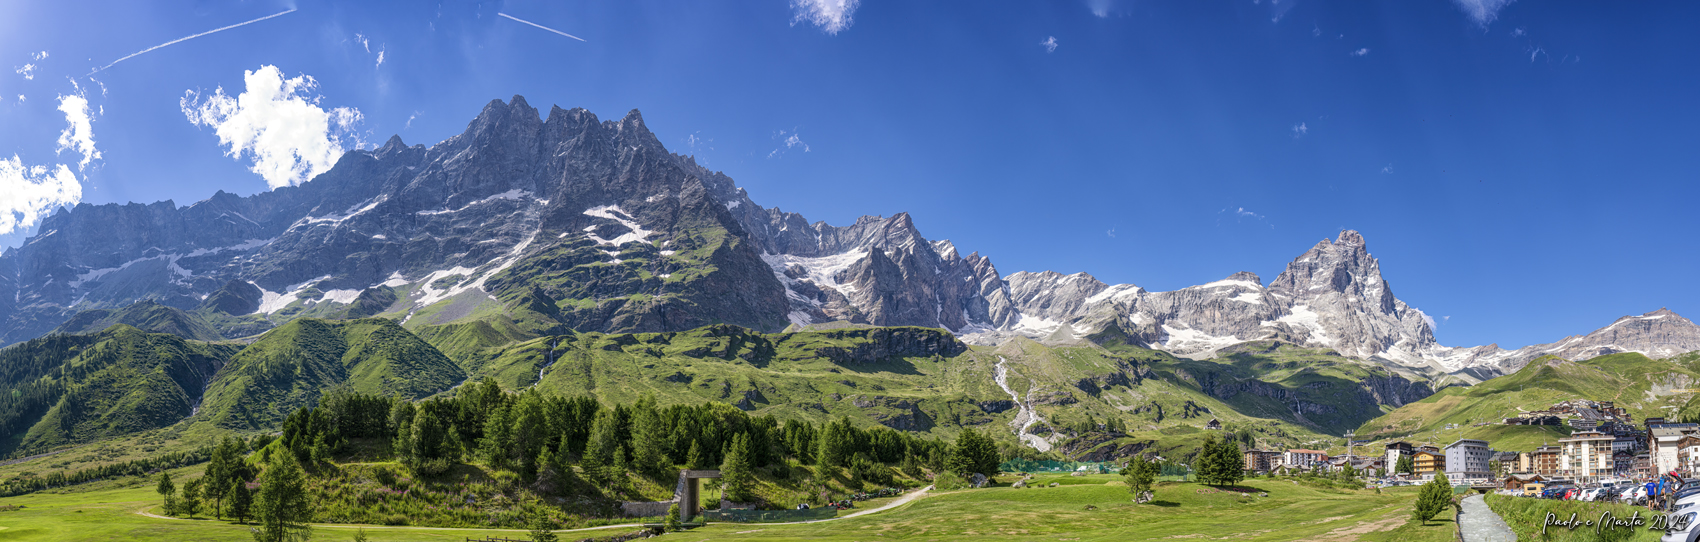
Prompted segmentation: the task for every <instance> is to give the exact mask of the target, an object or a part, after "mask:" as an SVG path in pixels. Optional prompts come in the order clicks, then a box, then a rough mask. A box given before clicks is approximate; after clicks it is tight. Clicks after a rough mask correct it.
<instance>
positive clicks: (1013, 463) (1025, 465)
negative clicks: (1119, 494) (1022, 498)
mask: <svg viewBox="0 0 1700 542" xmlns="http://www.w3.org/2000/svg"><path fill="white" fill-rule="evenodd" d="M998 470H1000V471H1003V472H1076V471H1081V472H1086V473H1089V474H1112V473H1116V472H1121V470H1122V466H1121V465H1120V464H1116V463H1109V462H1100V463H1092V462H1082V461H1050V460H1046V461H1034V460H1031V459H1011V460H1009V461H1005V462H1003V463H999V464H998Z"/></svg>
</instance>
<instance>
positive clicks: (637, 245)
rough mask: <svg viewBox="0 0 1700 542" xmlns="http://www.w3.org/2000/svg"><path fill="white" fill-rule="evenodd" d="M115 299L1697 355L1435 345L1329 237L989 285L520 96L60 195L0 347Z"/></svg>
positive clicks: (445, 317) (444, 317)
mask: <svg viewBox="0 0 1700 542" xmlns="http://www.w3.org/2000/svg"><path fill="white" fill-rule="evenodd" d="M139 300H154V301H157V302H158V303H160V304H162V305H165V306H169V307H174V308H176V309H181V310H185V311H199V313H201V314H206V315H211V316H212V317H214V319H216V320H218V325H219V326H221V327H220V331H221V332H223V333H225V334H227V335H229V334H232V333H238V332H240V334H251V333H257V332H259V331H263V330H264V329H267V328H269V327H272V326H275V325H280V324H282V323H286V322H288V321H291V320H293V319H296V318H300V317H303V316H321V317H347V316H352V315H359V316H369V315H383V316H388V317H393V318H396V319H399V320H402V321H404V322H408V323H409V325H418V324H435V323H447V322H452V321H459V320H463V319H469V318H486V317H492V316H490V315H500V316H501V317H507V318H511V319H512V320H513V321H514V322H517V324H516V325H521V326H522V327H524V328H525V329H527V330H530V331H533V332H549V331H559V330H564V329H578V330H590V331H611V332H614V331H617V332H642V331H664V330H680V329H688V328H692V327H697V326H700V325H704V324H707V323H715V322H724V323H733V324H738V325H744V326H747V327H752V328H756V329H763V330H770V331H771V330H778V329H781V328H784V327H787V326H792V325H796V326H808V325H814V324H824V323H831V322H838V321H850V322H856V323H865V324H873V325H882V326H892V325H915V326H928V327H938V328H944V329H948V330H951V331H953V332H956V333H958V334H959V335H961V336H962V337H963V339H964V340H966V341H970V342H979V343H997V342H1000V341H1004V340H1007V339H1010V338H1013V337H1018V336H1024V337H1030V338H1034V339H1040V340H1044V341H1052V342H1070V341H1080V340H1083V339H1084V338H1085V337H1087V336H1090V335H1092V334H1094V333H1097V332H1099V331H1101V330H1105V329H1107V328H1109V327H1112V326H1113V327H1115V328H1117V329H1118V330H1120V331H1121V332H1122V333H1124V334H1125V335H1126V336H1127V337H1128V338H1129V339H1131V340H1135V341H1137V342H1139V343H1141V344H1144V345H1146V346H1150V347H1152V348H1160V349H1164V350H1168V351H1171V352H1174V353H1177V354H1180V355H1186V356H1208V355H1210V354H1212V353H1214V352H1216V351H1217V350H1220V349H1222V348H1224V347H1226V346H1230V345H1233V344H1237V343H1240V342H1245V341H1252V340H1264V339H1276V340H1282V341H1286V342H1290V343H1294V344H1300V345H1306V346H1313V347H1324V348H1331V349H1334V350H1337V351H1339V352H1340V353H1342V354H1344V355H1348V356H1352V357H1358V358H1363V359H1380V360H1383V361H1385V362H1387V363H1390V364H1394V365H1400V366H1404V367H1410V368H1414V369H1419V370H1421V371H1427V372H1440V373H1463V374H1466V375H1471V377H1472V378H1485V377H1488V376H1492V375H1494V374H1500V373H1503V372H1505V371H1507V370H1514V369H1515V368H1517V367H1520V366H1521V363H1523V362H1525V361H1526V360H1527V359H1531V358H1532V357H1534V355H1537V354H1536V352H1537V351H1543V352H1548V353H1557V354H1559V355H1567V356H1580V355H1582V354H1583V353H1586V352H1605V351H1640V352H1646V353H1648V354H1649V355H1655V356H1665V355H1670V354H1672V353H1675V352H1679V351H1688V350H1693V349H1697V348H1700V340H1695V337H1696V336H1700V333H1695V329H1694V327H1695V326H1694V324H1693V323H1692V322H1690V321H1688V320H1686V319H1683V318H1682V317H1680V316H1676V315H1675V314H1674V313H1670V312H1669V311H1662V312H1661V311H1655V312H1654V313H1648V314H1646V315H1641V316H1634V317H1625V318H1624V319H1621V320H1619V321H1618V322H1616V323H1614V324H1612V325H1611V326H1608V327H1606V328H1602V329H1601V330H1597V331H1595V332H1593V333H1591V334H1589V335H1586V336H1582V337H1570V338H1566V339H1565V340H1563V341H1560V342H1558V343H1552V344H1549V345H1536V346H1531V347H1527V348H1523V349H1519V350H1516V351H1507V350H1503V349H1501V348H1499V347H1497V346H1495V345H1489V346H1482V347H1474V348H1454V347H1445V346H1441V345H1438V344H1436V342H1435V339H1434V336H1433V332H1432V329H1431V328H1430V324H1429V323H1428V321H1427V317H1426V316H1424V315H1423V313H1422V312H1421V311H1419V310H1417V309H1416V308H1414V307H1411V306H1409V305H1407V304H1406V303H1405V302H1404V301H1401V300H1399V299H1398V298H1397V297H1396V296H1395V295H1394V292H1393V289H1392V288H1391V286H1390V285H1388V283H1387V281H1386V280H1385V279H1384V278H1383V276H1382V273H1381V268H1380V262H1379V261H1378V260H1377V259H1376V258H1374V257H1373V256H1371V254H1370V252H1369V249H1368V244H1367V241H1366V240H1365V238H1364V236H1363V235H1362V234H1360V233H1359V232H1357V231H1353V230H1345V231H1342V232H1340V234H1339V235H1338V237H1336V238H1334V239H1323V240H1321V241H1319V242H1318V243H1316V244H1315V245H1314V246H1312V247H1310V248H1309V249H1308V250H1306V251H1305V252H1304V253H1303V254H1301V255H1299V256H1298V257H1297V258H1294V259H1293V260H1292V261H1291V262H1289V263H1288V264H1287V266H1286V268H1285V269H1284V270H1283V271H1282V272H1281V273H1280V274H1279V275H1278V276H1276V277H1275V278H1274V279H1273V280H1270V281H1268V282H1267V283H1265V282H1264V281H1263V280H1262V279H1261V278H1260V277H1258V276H1257V275H1256V274H1253V273H1248V272H1239V273H1234V274H1231V275H1229V276H1227V277H1225V278H1223V279H1222V280H1217V281H1214V282H1209V283H1205V284H1200V285H1197V286H1191V287H1187V288H1181V289H1177V290H1173V291H1166V292H1153V291H1148V290H1146V289H1144V288H1141V287H1139V286H1137V285H1132V284H1120V285H1110V284H1105V283H1104V282H1102V281H1100V280H1098V279H1097V278H1095V277H1093V276H1092V275H1089V274H1087V273H1074V274H1062V273H1056V272H1051V271H1042V272H1017V273H1014V274H1011V275H1008V276H1004V275H1001V274H1000V273H999V271H998V269H997V268H996V266H995V265H993V263H992V261H991V260H990V259H989V258H987V257H986V256H983V255H981V254H980V253H978V252H970V253H968V254H967V255H963V254H962V253H961V251H960V250H959V249H958V247H956V246H955V245H954V244H953V243H951V242H950V241H946V240H929V239H927V238H926V237H925V236H923V235H922V233H921V232H920V230H919V229H918V228H917V226H916V224H915V220H914V218H913V217H911V216H910V215H909V214H907V213H898V214H895V215H892V216H888V217H887V216H864V217H861V218H859V219H857V220H856V221H855V222H854V223H852V224H849V225H844V226H834V225H830V224H827V223H825V222H818V221H816V222H810V221H809V220H807V219H806V218H805V217H803V216H802V215H800V214H797V213H794V212H786V211H783V210H781V209H779V208H777V207H772V208H768V207H762V206H760V205H757V204H756V203H755V202H754V201H753V200H751V199H750V197H749V195H748V194H747V193H746V192H745V191H744V190H743V189H742V188H738V187H737V186H736V184H735V183H734V182H733V181H732V179H731V178H730V177H728V176H726V175H725V174H723V173H721V172H718V171H712V170H709V169H707V168H705V167H703V166H701V165H700V164H698V163H697V161H696V160H695V159H694V158H693V157H690V156H682V155H678V154H673V153H671V152H668V151H667V149H666V148H665V146H664V145H662V144H661V142H660V141H659V140H658V139H657V137H656V136H655V134H654V133H652V132H651V131H650V130H649V128H648V127H647V125H646V123H645V122H644V119H643V116H642V114H641V113H640V112H639V111H638V110H635V109H634V110H632V111H630V112H628V113H626V114H625V115H624V116H623V117H621V118H619V119H608V120H603V119H600V118H598V117H597V116H596V115H595V114H593V113H591V112H589V111H586V110H584V109H581V108H574V109H562V108H560V107H556V106H551V107H550V108H549V110H548V112H547V114H546V115H544V114H541V113H540V112H539V110H538V109H536V108H534V107H532V106H531V105H529V104H528V103H527V102H526V100H525V99H524V98H523V97H520V96H514V97H513V98H511V99H510V100H508V101H502V100H492V101H491V102H489V103H488V104H486V105H485V107H484V108H483V109H482V110H481V111H480V112H479V114H478V115H477V116H476V117H475V118H474V119H472V120H471V121H470V122H469V123H468V124H467V127H466V129H465V130H464V131H463V132H462V133H460V134H457V135H455V136H453V137H450V138H448V139H445V140H443V141H441V142H438V143H437V144H435V145H430V146H426V145H412V146H409V145H407V144H406V143H405V142H403V141H402V140H401V138H400V137H399V136H392V137H391V138H389V139H388V140H387V141H386V142H385V144H384V145H383V146H381V147H379V148H377V149H372V150H359V151H351V152H349V153H347V154H345V155H344V156H343V158H342V159H341V160H339V161H338V163H337V164H336V165H335V166H334V167H333V168H332V169H331V170H330V171H328V172H326V173H324V174H322V175H320V176H319V177H317V178H315V179H313V180H311V181H309V182H307V183H304V184H302V185H301V186H296V187H286V188H280V189H277V190H275V191H271V192H266V193H261V194H256V195H253V196H248V197H240V196H236V195H234V194H229V193H225V192H222V191H221V192H218V193H216V194H214V195H213V196H212V197H210V198H208V199H206V200H203V201H200V202H196V203H194V204H192V205H188V206H185V207H178V206H177V205H176V204H175V203H173V202H170V201H165V202H157V203H153V204H147V205H144V204H139V203H131V204H127V205H117V204H109V205H99V206H95V205H86V204H84V205H78V206H77V207H75V208H74V209H71V210H69V211H64V212H58V213H55V214H54V215H52V216H51V217H49V218H48V219H46V220H44V221H43V226H42V228H41V233H40V234H38V235H36V236H34V237H31V238H30V239H28V240H27V241H26V242H25V244H24V245H23V246H21V247H19V248H16V249H12V250H8V251H6V252H5V254H4V255H0V344H7V343H12V342H17V341H20V340H24V339H28V338H32V337H36V336H40V335H41V334H43V333H46V332H48V331H50V330H52V329H54V328H55V327H56V326H58V325H60V324H61V323H63V322H65V321H67V320H68V319H70V317H71V316H72V315H73V314H75V313H77V312H79V311H84V310H98V309H118V308H122V307H128V306H130V305H131V304H133V303H135V302H136V301H139ZM1543 349H1544V350H1543Z"/></svg>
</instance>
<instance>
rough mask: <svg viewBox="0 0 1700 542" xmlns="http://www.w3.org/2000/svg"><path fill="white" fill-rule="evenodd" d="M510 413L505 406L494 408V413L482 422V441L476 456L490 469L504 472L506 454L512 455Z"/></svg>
mask: <svg viewBox="0 0 1700 542" xmlns="http://www.w3.org/2000/svg"><path fill="white" fill-rule="evenodd" d="M512 414H513V413H512V411H511V410H510V409H509V408H508V406H507V405H505V404H504V405H502V406H500V407H497V408H496V411H495V412H491V413H490V415H489V416H488V417H487V418H485V420H484V441H483V444H482V445H481V446H479V453H478V455H479V456H480V457H482V458H483V459H484V464H485V465H489V466H490V468H491V469H496V470H506V469H507V468H508V454H510V453H513V451H514V443H513V438H512V435H511V434H510V433H509V430H511V429H512V428H513V416H512Z"/></svg>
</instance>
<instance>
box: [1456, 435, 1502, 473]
mask: <svg viewBox="0 0 1700 542" xmlns="http://www.w3.org/2000/svg"><path fill="white" fill-rule="evenodd" d="M1491 460H1493V450H1489V449H1488V443H1487V441H1485V440H1476V439H1468V438H1466V439H1458V441H1457V442H1453V443H1452V444H1448V445H1446V477H1447V478H1450V479H1452V480H1453V481H1459V480H1482V479H1489V478H1493V471H1491V470H1488V461H1491Z"/></svg>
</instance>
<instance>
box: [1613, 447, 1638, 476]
mask: <svg viewBox="0 0 1700 542" xmlns="http://www.w3.org/2000/svg"><path fill="white" fill-rule="evenodd" d="M1611 470H1612V474H1615V475H1617V476H1622V477H1625V478H1633V477H1635V452H1631V451H1628V450H1617V451H1614V452H1612V453H1611Z"/></svg>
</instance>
